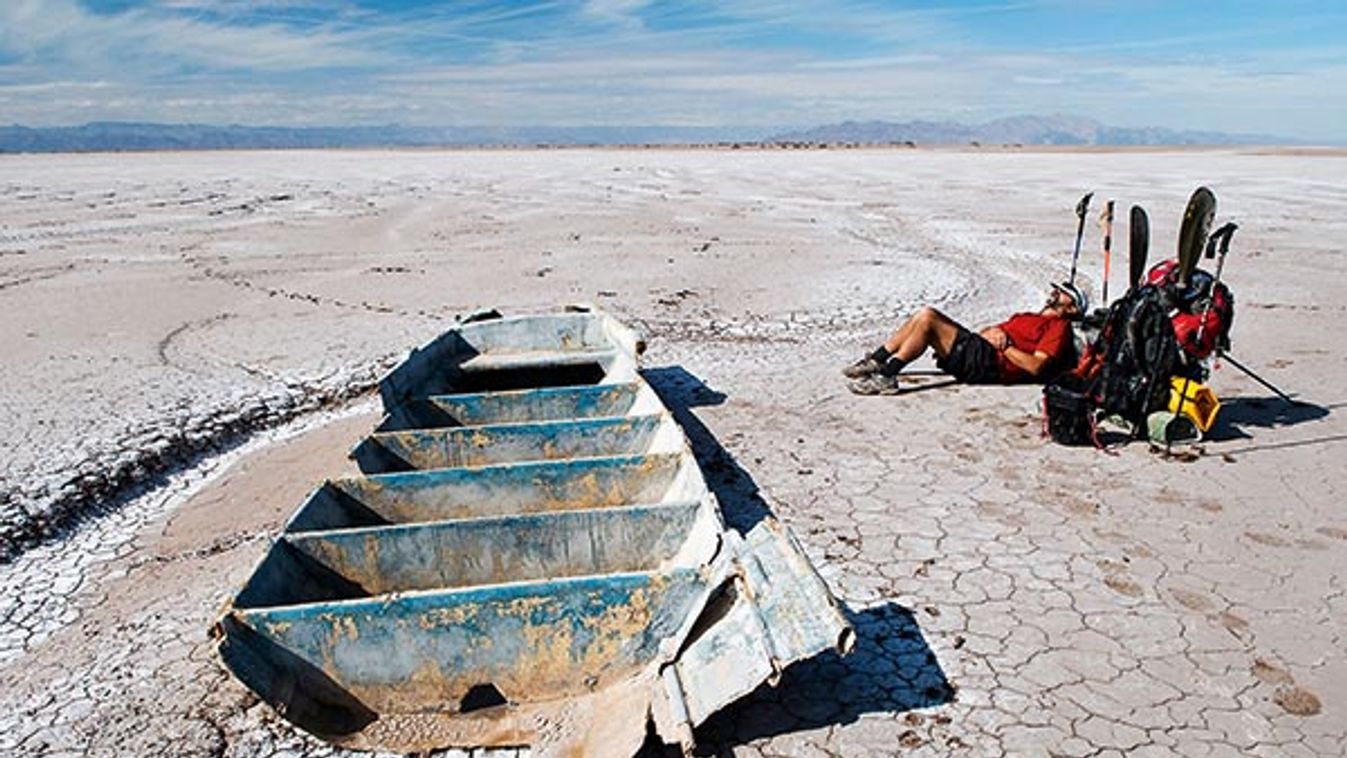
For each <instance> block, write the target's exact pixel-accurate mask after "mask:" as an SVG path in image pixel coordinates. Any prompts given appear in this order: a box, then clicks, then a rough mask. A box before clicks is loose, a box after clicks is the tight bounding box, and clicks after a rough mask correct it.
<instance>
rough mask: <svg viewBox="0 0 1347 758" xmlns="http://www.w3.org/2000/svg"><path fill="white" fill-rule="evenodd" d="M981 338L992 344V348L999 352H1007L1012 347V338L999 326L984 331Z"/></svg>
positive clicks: (980, 334)
mask: <svg viewBox="0 0 1347 758" xmlns="http://www.w3.org/2000/svg"><path fill="white" fill-rule="evenodd" d="M979 336H981V337H982V339H984V340H987V341H988V342H990V343H992V347H994V348H996V349H997V351H1001V350H1005V349H1006V348H1008V347H1010V338H1009V337H1007V336H1006V333H1005V331H1004V330H1002V329H1001V327H999V326H989V327H987V328H986V329H983V330H982V331H981V332H980V333H979Z"/></svg>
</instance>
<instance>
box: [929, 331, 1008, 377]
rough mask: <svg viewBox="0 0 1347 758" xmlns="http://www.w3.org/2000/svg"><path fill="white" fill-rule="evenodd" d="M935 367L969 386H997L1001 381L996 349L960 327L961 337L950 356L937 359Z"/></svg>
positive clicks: (955, 342)
mask: <svg viewBox="0 0 1347 758" xmlns="http://www.w3.org/2000/svg"><path fill="white" fill-rule="evenodd" d="M935 365H936V366H938V367H939V368H940V370H941V371H944V372H945V373H947V374H950V375H952V376H953V377H954V378H955V379H958V380H959V381H961V382H967V383H969V384H995V383H997V382H999V381H1000V380H1001V364H1000V362H999V361H998V360H997V356H996V348H994V347H992V343H990V342H988V341H987V340H985V339H983V338H982V337H981V336H979V335H976V334H973V333H972V332H970V331H968V330H967V329H965V328H964V327H962V326H961V327H959V336H957V337H955V338H954V345H953V346H952V347H951V348H950V349H949V355H946V356H945V357H944V358H936V359H935Z"/></svg>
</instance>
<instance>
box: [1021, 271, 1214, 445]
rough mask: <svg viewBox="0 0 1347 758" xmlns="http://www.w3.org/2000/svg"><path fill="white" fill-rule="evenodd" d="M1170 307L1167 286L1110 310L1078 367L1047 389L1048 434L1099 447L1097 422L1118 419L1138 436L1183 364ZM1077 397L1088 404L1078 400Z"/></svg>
mask: <svg viewBox="0 0 1347 758" xmlns="http://www.w3.org/2000/svg"><path fill="white" fill-rule="evenodd" d="M1169 303H1170V298H1169V297H1168V296H1167V293H1166V292H1165V289H1164V288H1163V287H1161V286H1157V285H1154V284H1147V285H1145V286H1142V287H1139V288H1137V289H1135V290H1133V291H1131V292H1129V293H1127V295H1125V296H1124V297H1123V298H1122V299H1120V300H1118V301H1117V302H1115V303H1114V304H1113V305H1112V306H1110V307H1109V309H1108V314H1107V316H1105V319H1104V324H1103V327H1102V328H1101V329H1100V331H1099V335H1098V336H1097V337H1095V339H1094V341H1093V342H1092V343H1091V344H1090V345H1089V346H1088V347H1087V348H1086V350H1085V353H1084V355H1082V356H1081V359H1080V361H1079V362H1078V363H1077V364H1076V368H1075V369H1073V370H1072V371H1070V372H1068V373H1067V374H1064V375H1063V376H1062V377H1060V378H1058V379H1057V380H1056V381H1054V382H1052V383H1051V384H1049V385H1047V386H1046V387H1044V388H1043V412H1044V426H1045V429H1046V430H1047V432H1048V434H1049V436H1051V437H1052V438H1053V439H1054V440H1056V441H1058V442H1061V443H1063V444H1077V445H1078V444H1084V441H1085V439H1088V440H1089V441H1092V442H1094V443H1095V444H1096V446H1098V444H1099V443H1098V435H1097V434H1096V433H1095V421H1096V419H1098V418H1101V417H1104V416H1119V417H1121V418H1123V419H1125V420H1126V421H1127V422H1128V423H1129V424H1130V425H1131V426H1132V430H1133V433H1134V434H1135V433H1138V432H1139V431H1141V430H1144V429H1145V427H1146V416H1147V415H1149V414H1150V413H1151V412H1152V411H1155V410H1158V409H1160V408H1163V407H1165V406H1166V405H1167V404H1168V401H1169V391H1170V386H1169V378H1170V377H1171V376H1172V375H1173V374H1174V373H1175V371H1176V370H1177V369H1178V367H1179V361H1180V358H1179V343H1178V339H1177V338H1176V337H1175V334H1174V325H1173V322H1172V321H1171V320H1170V316H1169ZM1204 341H1205V339H1204ZM1077 396H1080V397H1083V398H1085V399H1086V400H1088V402H1085V403H1082V402H1076V401H1077V400H1078V398H1077ZM1083 429H1089V430H1090V433H1089V434H1088V435H1085V434H1083V433H1082V431H1081V430H1083ZM1054 430H1056V431H1054Z"/></svg>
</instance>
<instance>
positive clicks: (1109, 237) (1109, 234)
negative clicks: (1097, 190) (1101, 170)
mask: <svg viewBox="0 0 1347 758" xmlns="http://www.w3.org/2000/svg"><path fill="white" fill-rule="evenodd" d="M1099 220H1100V222H1101V223H1103V225H1104V286H1103V291H1102V292H1101V293H1100V300H1101V301H1102V303H1103V305H1104V307H1105V308H1107V307H1108V274H1109V261H1110V259H1112V257H1113V201H1112V200H1110V201H1108V202H1107V203H1105V204H1104V212H1103V213H1102V214H1100V216H1099Z"/></svg>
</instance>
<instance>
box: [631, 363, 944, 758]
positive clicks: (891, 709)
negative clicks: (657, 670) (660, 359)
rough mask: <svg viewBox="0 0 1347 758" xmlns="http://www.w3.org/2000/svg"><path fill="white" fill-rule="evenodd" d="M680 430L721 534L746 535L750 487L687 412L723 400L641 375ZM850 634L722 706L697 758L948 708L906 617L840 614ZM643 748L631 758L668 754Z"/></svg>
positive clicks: (685, 383) (761, 511)
mask: <svg viewBox="0 0 1347 758" xmlns="http://www.w3.org/2000/svg"><path fill="white" fill-rule="evenodd" d="M642 376H643V377H644V378H645V380H646V382H647V383H648V384H649V385H650V386H651V387H652V388H653V389H654V390H655V392H656V394H658V395H659V396H660V399H661V400H663V401H664V404H665V406H666V407H668V409H669V411H670V412H671V413H672V414H673V415H674V418H675V419H676V420H677V421H678V423H679V424H680V425H681V426H682V427H683V430H684V432H685V433H686V435H687V438H688V441H689V443H690V444H691V446H692V452H693V455H694V457H695V458H696V459H697V462H698V464H700V466H701V468H702V471H703V473H704V475H705V477H706V481H707V485H708V486H709V487H710V488H711V491H712V492H714V493H715V495H716V498H717V499H718V500H719V501H720V504H721V510H722V512H724V514H725V520H726V523H727V525H729V526H730V527H731V528H733V529H736V530H737V531H740V532H744V533H746V532H747V531H748V530H749V529H751V528H752V527H753V526H754V525H755V524H757V523H758V522H759V521H761V520H762V519H763V518H764V517H766V516H769V515H771V508H770V507H769V506H768V505H767V502H766V501H765V500H764V498H763V497H762V496H761V495H760V494H759V491H758V486H757V483H756V482H754V480H753V477H752V476H751V475H750V474H749V473H748V472H747V471H745V470H744V468H743V467H742V466H740V465H739V463H738V462H737V461H736V460H735V458H734V456H733V455H731V454H730V453H729V452H728V451H726V450H725V449H724V448H723V447H722V446H721V445H720V443H719V441H718V440H717V439H716V437H715V435H714V434H712V433H711V431H710V430H709V429H707V428H706V425H705V424H703V423H702V422H701V420H700V419H698V418H697V415H696V414H695V413H694V412H693V410H692V409H693V408H698V407H705V406H716V405H721V404H723V403H724V402H725V401H726V399H727V396H726V395H725V394H724V393H722V392H718V391H716V390H714V389H711V388H710V387H707V386H706V385H705V384H704V383H703V382H702V381H701V380H700V379H698V378H697V377H696V376H694V375H692V374H690V373H688V372H687V371H686V370H684V369H683V368H682V367H680V366H668V367H659V368H651V369H646V370H644V371H642ZM844 610H845V613H846V615H847V619H848V620H849V621H850V622H851V624H852V626H853V627H854V628H855V630H856V646H855V648H854V649H853V650H852V651H851V653H850V654H849V655H846V656H842V655H840V654H838V653H837V652H836V651H832V650H829V651H826V652H823V653H820V654H819V655H817V656H815V657H813V658H810V659H808V660H804V661H800V662H798V663H796V664H794V665H792V666H790V667H788V668H787V669H786V670H785V671H783V672H782V674H781V678H780V680H779V681H778V682H777V683H776V684H775V685H772V684H763V685H761V686H759V687H758V688H757V689H756V690H754V691H753V692H752V693H750V694H749V695H747V696H745V697H744V698H742V699H740V700H738V701H736V702H734V703H731V704H730V705H729V706H727V707H726V708H724V709H723V710H721V711H720V712H718V713H716V714H715V715H713V716H712V717H711V718H709V719H708V720H707V721H706V722H705V723H704V724H702V725H701V726H700V727H698V728H697V730H696V736H697V745H698V747H697V751H696V754H697V755H717V756H719V755H731V754H733V749H734V747H735V746H738V745H743V744H745V743H748V742H752V741H754V740H758V739H763V738H769V737H773V736H776V735H780V734H786V733H790V732H796V731H804V730H810V729H817V728H820V727H825V726H834V725H840V724H848V723H852V722H854V721H856V720H857V719H859V718H860V717H861V716H863V715H865V714H868V713H888V714H897V713H903V712H905V711H911V710H914V709H918V708H930V707H934V706H938V705H943V704H945V703H949V702H952V701H953V700H954V695H955V688H954V686H953V685H952V684H951V683H950V682H949V680H948V679H947V678H946V676H945V673H944V671H943V670H942V669H941V668H940V664H939V662H938V660H937V659H936V657H935V654H934V653H933V652H932V651H931V649H930V646H929V645H928V644H927V643H926V638H925V636H924V635H923V634H922V631H921V626H920V625H919V624H918V623H917V619H916V617H915V616H914V615H913V613H912V611H911V610H909V609H907V608H905V607H903V606H902V605H900V604H898V603H894V602H885V603H881V604H878V605H874V606H871V607H868V608H863V609H859V610H853V609H849V608H848V609H844ZM670 750H671V749H670V748H668V747H665V746H659V745H655V744H648V745H647V746H646V748H645V749H643V750H642V752H641V753H640V755H642V756H645V757H646V758H650V757H653V756H664V755H669V756H672V755H677V754H678V753H677V752H676V751H675V752H670Z"/></svg>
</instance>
